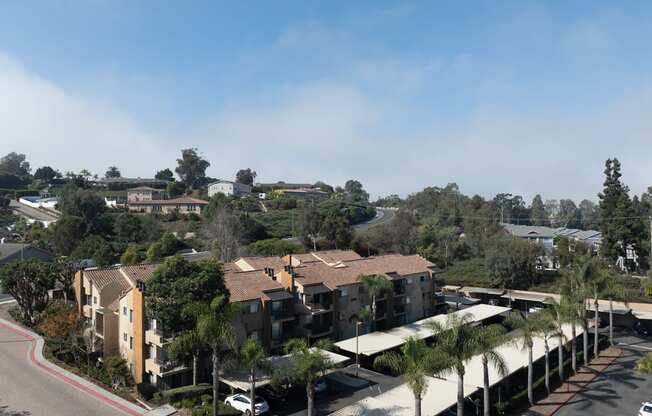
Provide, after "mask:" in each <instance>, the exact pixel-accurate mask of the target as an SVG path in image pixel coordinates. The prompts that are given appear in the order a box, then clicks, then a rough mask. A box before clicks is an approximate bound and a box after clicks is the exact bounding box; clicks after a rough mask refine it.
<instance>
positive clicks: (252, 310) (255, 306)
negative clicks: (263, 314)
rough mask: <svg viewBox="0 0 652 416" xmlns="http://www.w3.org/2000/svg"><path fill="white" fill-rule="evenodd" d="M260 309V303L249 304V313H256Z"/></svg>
mask: <svg viewBox="0 0 652 416" xmlns="http://www.w3.org/2000/svg"><path fill="white" fill-rule="evenodd" d="M259 310H260V304H259V303H258V302H252V303H250V304H249V313H258V311H259Z"/></svg>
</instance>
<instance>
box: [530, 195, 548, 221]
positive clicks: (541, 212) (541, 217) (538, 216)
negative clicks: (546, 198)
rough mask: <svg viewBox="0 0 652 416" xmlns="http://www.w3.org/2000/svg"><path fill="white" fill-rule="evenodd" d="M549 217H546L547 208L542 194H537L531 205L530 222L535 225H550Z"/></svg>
mask: <svg viewBox="0 0 652 416" xmlns="http://www.w3.org/2000/svg"><path fill="white" fill-rule="evenodd" d="M548 223H549V222H548V218H546V208H545V206H544V205H543V199H541V195H539V194H537V195H535V197H534V199H532V205H530V224H533V225H548Z"/></svg>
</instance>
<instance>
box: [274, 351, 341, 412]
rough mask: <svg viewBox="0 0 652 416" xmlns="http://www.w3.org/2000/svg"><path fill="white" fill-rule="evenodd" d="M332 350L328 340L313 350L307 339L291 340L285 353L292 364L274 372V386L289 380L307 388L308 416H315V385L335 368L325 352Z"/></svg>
mask: <svg viewBox="0 0 652 416" xmlns="http://www.w3.org/2000/svg"><path fill="white" fill-rule="evenodd" d="M330 348H331V343H330V342H329V341H328V340H319V341H317V342H316V343H315V345H314V347H313V348H310V345H308V341H307V340H305V339H291V340H289V341H288V342H287V343H286V344H285V351H286V353H288V354H290V360H289V363H290V364H289V365H288V366H282V367H280V368H276V369H275V372H274V384H279V383H281V380H288V381H290V382H291V383H292V384H296V385H301V386H304V387H305V388H306V397H307V399H308V412H307V414H308V416H313V415H314V414H315V410H314V407H315V406H314V402H315V383H316V382H317V380H318V379H319V378H321V377H323V376H324V375H325V374H326V372H327V371H328V370H330V369H332V368H334V367H335V364H334V363H333V362H332V361H331V359H330V358H329V357H328V355H327V354H326V353H325V352H324V351H325V350H328V349H330Z"/></svg>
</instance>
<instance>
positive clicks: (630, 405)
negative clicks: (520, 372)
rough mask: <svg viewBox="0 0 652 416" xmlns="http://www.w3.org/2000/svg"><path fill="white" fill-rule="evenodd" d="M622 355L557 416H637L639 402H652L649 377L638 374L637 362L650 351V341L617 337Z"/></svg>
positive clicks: (623, 336) (628, 335)
mask: <svg viewBox="0 0 652 416" xmlns="http://www.w3.org/2000/svg"><path fill="white" fill-rule="evenodd" d="M616 341H617V342H619V343H622V345H619V347H621V348H623V349H624V351H625V352H624V355H623V356H622V357H621V358H619V359H618V360H616V362H614V363H613V364H612V365H610V366H609V367H608V368H607V370H606V371H605V372H604V373H603V374H601V375H600V376H598V378H596V379H595V380H594V381H593V382H592V383H591V384H589V389H588V390H587V391H586V392H583V393H579V394H577V395H576V396H575V397H573V399H571V401H570V402H569V404H568V405H566V406H564V407H562V408H561V409H560V410H559V412H557V413H556V414H555V415H556V416H579V415H600V416H610V415H623V416H628V415H632V416H635V415H638V409H639V408H640V407H641V402H644V401H647V400H651V399H652V375H646V374H638V373H636V371H635V370H634V367H635V366H636V361H637V360H638V359H639V358H640V357H641V356H642V355H643V354H645V353H646V352H650V351H652V340H645V339H642V338H640V337H638V336H633V335H631V333H625V334H620V336H618V337H617V338H616Z"/></svg>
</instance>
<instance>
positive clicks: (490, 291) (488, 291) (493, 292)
mask: <svg viewBox="0 0 652 416" xmlns="http://www.w3.org/2000/svg"><path fill="white" fill-rule="evenodd" d="M460 291H461V292H468V293H484V294H487V295H496V296H501V295H503V294H504V293H505V289H494V288H485V287H475V286H464V287H463V288H462V289H460Z"/></svg>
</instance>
